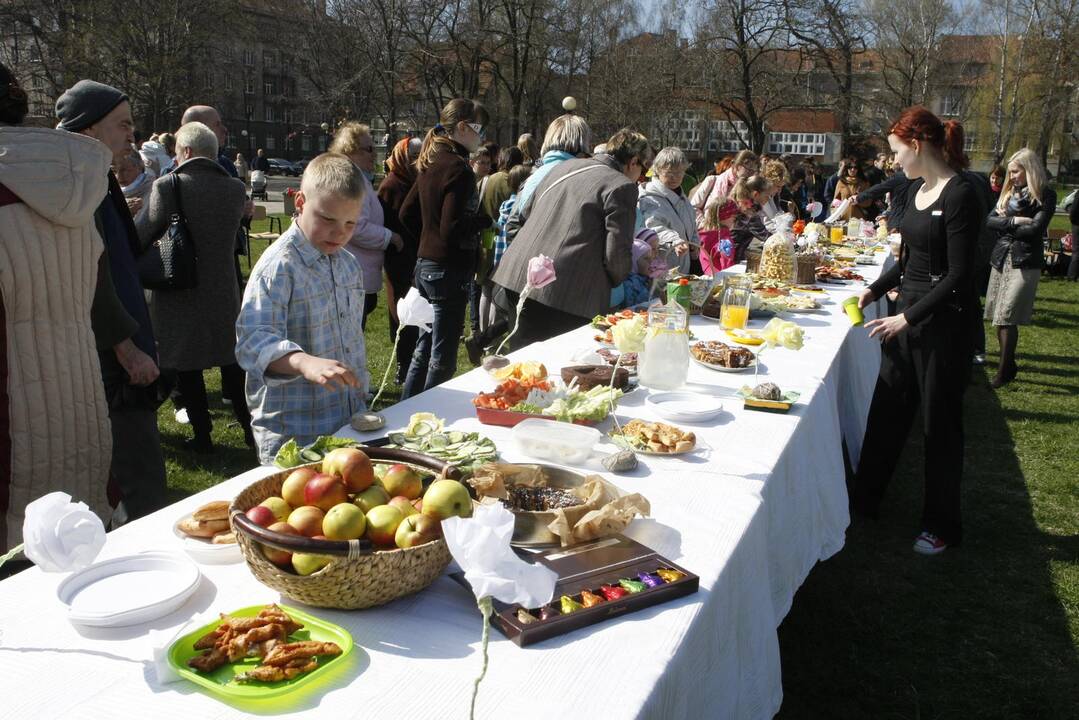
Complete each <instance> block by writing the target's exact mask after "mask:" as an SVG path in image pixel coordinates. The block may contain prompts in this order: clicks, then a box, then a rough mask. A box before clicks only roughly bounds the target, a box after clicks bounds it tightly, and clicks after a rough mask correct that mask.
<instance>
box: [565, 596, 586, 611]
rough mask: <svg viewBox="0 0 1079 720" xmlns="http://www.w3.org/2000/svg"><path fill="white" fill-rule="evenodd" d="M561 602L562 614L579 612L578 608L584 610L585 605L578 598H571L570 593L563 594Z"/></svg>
mask: <svg viewBox="0 0 1079 720" xmlns="http://www.w3.org/2000/svg"><path fill="white" fill-rule="evenodd" d="M561 602H562V614H563V615H569V614H570V613H572V612H577V611H578V610H583V609H584V605H582V604H581V603H579V602H577V601H576V600H574V599H573V598H571V597H570V596H569V595H563V596H562V600H561Z"/></svg>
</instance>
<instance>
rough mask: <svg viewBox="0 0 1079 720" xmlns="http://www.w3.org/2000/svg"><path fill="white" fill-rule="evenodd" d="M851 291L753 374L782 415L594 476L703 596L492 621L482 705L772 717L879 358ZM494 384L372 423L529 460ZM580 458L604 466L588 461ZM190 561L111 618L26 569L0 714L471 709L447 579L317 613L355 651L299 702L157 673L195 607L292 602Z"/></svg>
mask: <svg viewBox="0 0 1079 720" xmlns="http://www.w3.org/2000/svg"><path fill="white" fill-rule="evenodd" d="M870 270H877V268H870ZM854 290H855V288H853V287H850V288H844V289H841V290H835V291H833V292H831V293H830V295H831V297H832V300H833V303H832V304H829V305H827V306H826V310H827V312H825V313H817V314H806V315H799V316H795V317H794V319H796V321H797V322H798V323H799V324H801V325H802V326H803V327H804V328H805V332H806V344H805V348H804V349H803V350H802V351H800V352H791V351H788V350H770V351H768V352H766V353H765V354H764V356H763V358H762V360H763V370H762V380H763V378H765V377H766V378H768V379H770V380H773V381H775V382H777V383H778V384H779V385H780V386H781V387H783V388H784V389H796V390H799V391H801V393H802V396H801V399H800V401H799V403H798V405H797V406H796V407H795V409H794V410H792V412H791V413H790V414H788V415H775V414H769V413H757V412H747V411H745V410H743V409H742V407H741V402H740V401H739V400H736V399H729V400H728V399H725V400H724V404H725V409H724V412H723V414H722V415H721V416H720V417H719V418H718V419H716V420H714V421H712V422H711V423H710V425H709V426H702V427H694V428H693V429H694V430H695V431H696V432H697V434H698V437H699V439H700V446H701V449H700V450H699V451H698V452H697V453H695V454H693V455H691V456H688V457H685V458H683V459H675V458H667V459H663V458H654V457H648V458H644V459H643V462H642V466H641V467H640V468H639V469H638V470H637V471H635V472H634V473H632V474H630V475H620V476H609V477H610V478H611V479H612V480H613V481H614V482H615V483H616V484H618V485H619V486H620V487H621V488H623V489H624V490H626V491H628V492H641V493H643V494H644V495H645V496H646V497H648V499H649V500H650V501H651V503H652V517H651V518H649V519H644V520H640V519H639V520H637V521H635V522H634V523H633V524H632V525H631V526H630V527H629V528H628V530H627V534H628V535H630V536H631V537H633V538H635V539H637V540H638V541H640V542H642V543H644V544H645V545H648V546H650V547H652V548H654V549H656V550H657V551H658V552H660V553H661V554H663V555H666V556H667V557H670V558H671V559H673V560H675V561H677V562H678V563H680V564H682V565H684V566H685V567H687V568H689V569H691V570H692V571H694V572H695V573H697V574H698V575H699V576H700V578H701V582H700V591H699V592H697V593H696V594H694V595H691V596H689V597H686V598H682V599H680V600H677V601H674V602H671V603H668V604H665V605H661V606H658V607H655V608H651V609H649V610H646V611H643V612H638V613H634V614H631V615H628V616H622V617H621V618H619V619H618V620H615V621H611V622H607V623H603V624H600V625H597V626H594V627H592V628H588V629H585V630H581V631H577V632H575V633H572V634H570V635H566V636H562V637H560V638H555V639H553V640H549V641H546V642H544V643H540V644H538V645H536V646H533V647H529V648H523V649H522V648H519V647H517V646H516V645H514V644H512V643H511V642H509V641H508V640H506V639H505V638H503V637H502V636H501V635H500V634H499V633H498V632H497V631H494V632H493V633H492V642H491V650H490V652H491V662H490V670H489V672H488V675H487V678H486V680H485V681H484V683H483V686H482V688H481V691H480V698H479V703H478V708H477V716H478V717H481V718H541V717H542V718H551V717H569V716H571V715H573V716H578V717H598V716H610V717H650V718H675V717H718V718H769V717H772V716H773V715H774V714H775V713H776V712H777V711H778V709H779V706H780V703H781V700H782V685H781V677H780V664H779V651H778V641H777V636H776V628H777V626H778V624H779V623H780V621H781V620H782V619H783V617H784V616H785V615H786V613H787V611H788V610H789V608H790V604H791V601H792V599H793V596H794V593H795V591H796V590H797V588H798V587H799V585H800V584H801V583H802V582H803V580H804V579H805V577H806V575H807V574H808V573H809V571H810V569H811V568H812V567H813V565H814V564H815V563H816V562H817V561H818V560H821V559H825V558H827V557H829V556H831V555H832V554H834V553H835V552H836V551H838V550H839V549H840V548H841V547H842V545H843V538H844V532H845V529H846V526H847V523H848V516H847V499H846V491H845V487H844V479H843V478H844V474H843V462H842V452H841V443H842V441H843V438H844V437H845V438H846V442H847V446H848V448H849V450H850V452H851V456H852V458H856V457H857V448H858V447H860V439H861V433H862V430H863V429H864V423H865V415H866V412H867V409H868V406H869V399H870V397H871V393H872V388H873V382H874V380H875V378H876V372H877V365H878V362H879V354H877V351H876V348H875V347H874V343H873V342H871V341H868V340H866V339H865V337H864V331H861V330H857V329H856V330H853V331H852V330H851V328H850V326H849V323H848V322H847V321H846V319H845V317H844V316H843V315H842V309H841V307H840V305H839V302H840V301H841V300H842V299H843V298H844V297H846V296H847V295H849V294H850V293H851V292H852V291H854ZM692 328H693V331H694V332H695V333H696V334H697V335H698V336H699V337H700V338H702V339H713V338H719V337H720V333H719V330H718V328H717V327H716V325H715V323H714V321H708V320H707V319H704V318H694V319H693V322H692ZM591 335H592V333H591V332H590V331H588V330H587V329H581V330H579V331H575V332H573V333H568V334H567V335H564V336H562V337H559V338H555V339H554V340H551V341H549V342H547V343H543V344H541V345H538V346H532V347H531V348H526V349H525V350H523V351H521V352H519V353H517V354H516V357H517V358H518V359H525V358H527V359H537V360H541V361H543V362H545V363H546V364H547V366H548V368H549V369H550V370H551V371H552V372H553V373H557V370H558V368H560V367H562V366H564V365H567V364H570V362H569V358H570V356H571V355H572V354H573V352H574V351H576V350H578V349H581V348H585V347H594V343H593V342H592V341H591V339H590V338H591ZM751 379H752V375H751V374H749V375H747V374H723V373H716V372H714V371H711V370H708V369H706V368H703V367H700V366H697V365H695V364H691V367H690V375H689V385H690V387H691V388H692V389H694V390H697V391H699V392H702V393H706V394H712V395H719V396H723V397H724V398H728V397H729V395H730V393H731V391H732V390H733V389H735V388H737V387H739V386H741V385H742V384H744V383H749V382H751ZM492 385H493V382H492V381H491V379H490V378H489V377H488V376H487V375H486V374H484V373H482V372H480V371H474V372H471V373H467V374H465V375H462V376H460V377H458V378H455V379H454V380H452V381H451V382H448V383H446V384H445V385H443V386H441V387H438V388H435V389H434V390H432V391H430V392H427V393H424V394H422V395H420V396H418V397H415V398H412V399H410V400H408V401H406V402H403V403H400V404H398V405H397V406H394V407H393V408H390V409H389V410H387V411H386V412H385V415H386V416H387V420H388V424H387V428H386V429H385V430H384V431H383V432H386V431H390V430H394V429H398V428H401V427H403V426H404V424H405V423H406V422H407V418H408V416H409V415H410V414H411V413H412V412H416V411H420V410H424V411H430V412H434V413H435V414H437V415H439V416H440V417H443V418H445V419H446V421H447V424H448V425H450V426H452V427H453V428H456V429H464V430H480V431H481V432H483V433H484V434H486V435H488V436H490V437H492V438H493V439H494V440H495V441H496V443H497V444H498V446H499V448H500V449H501V450H502V453H503V457H504V458H505V459H507V460H510V461H524V460H527V458H525V457H523V456H520V455H517V454H515V453H514V452H513V451H512V449H511V445H510V443H509V440H508V436H509V430H508V429H504V428H496V427H490V426H483V425H480V424H479V423H478V422H477V421H476V419H475V415H474V413H473V409H472V405H471V403H470V399H471V397H472V396H473V395H474V394H475V393H476V392H478V391H480V390H488V389H490V388H491V387H492ZM644 395H645V391H637V392H635V393H632V394H631V395H629V396H627V397H626V398H625V399H624V400H623V401H622V403H621V405H620V406H619V415H620V417H623V418H628V417H638V416H640V417H646V416H647V414H646V409H645V405H644ZM608 424H609V421H608ZM604 427H605V426H604ZM687 427H688V426H687ZM367 437H372V436H371V435H368V436H367ZM603 449H604V451H605V452H609V451H612V450H613V448H611V447H609V446H606V445H605V446H603ZM584 469H587V470H593V471H602V466H601V465H599V460H598V457H593V458H592V459H590V460H589V462H588V465H587V466H586V467H585V468H584ZM268 472H272V469H266V468H259V469H255V470H252V471H250V472H248V473H245V474H244V475H241V476H239V477H236V478H233V479H231V480H229V481H227V482H225V483H222V484H221V485H218V486H216V487H214V488H212V489H210V490H207V491H205V492H203V493H200V494H198V495H195V496H193V497H190V498H187V499H185V500H184V501H182V502H180V503H177V504H176V505H173V506H171V507H169V508H166V509H164V510H162V511H160V512H158V513H155V514H154V515H151V516H149V517H147V518H144V519H142V520H140V521H137V522H134V523H132V524H130V525H128V526H126V527H123V528H121V529H119V530H117V531H115V532H113V533H111V534H110V536H109V542H108V543H107V545H106V548H105V550H104V552H103V556H102V557H103V559H104V558H106V557H113V556H119V555H124V554H129V553H132V552H139V551H142V550H146V549H151V548H178V547H179V545H178V544H177V542H176V540H175V539H174V536H173V535H172V531H171V526H172V524H173V523H174V522H175V521H176V519H177V518H178V517H180V516H182V515H184V514H186V513H188V512H190V511H191V510H192V509H193V508H194V507H197V506H198V505H200V504H202V503H204V502H206V501H208V500H212V499H219V498H220V499H227V498H231V497H232V496H233V495H235V494H236V493H237V492H238V491H239V490H240V489H241V488H243V487H245V486H246V485H248V484H249V483H251V482H252V481H254V480H255V479H257V478H258V477H260V476H262V475H264V474H266V473H268ZM200 567H201V569H202V571H203V574H204V577H203V582H202V585H201V587H200V589H199V591H198V593H197V594H196V595H195V596H194V597H193V598H192V599H191V600H190V601H189V602H188V603H187V604H186V605H185V606H184V607H183V608H181V609H180V610H179V611H177V612H175V613H173V614H172V615H170V616H168V617H165V618H162V619H160V620H158V621H156V622H155V623H153V624H151V625H150V626H137V627H133V628H118V629H112V630H95V629H88V628H80V627H76V626H73V625H71V624H70V623H69V622H68V621H67V620H66V616H65V608H64V607H63V606H61V605H60V603H59V602H58V601H57V599H56V594H55V591H56V587H57V585H58V584H59V582H60V580H61V579H62V577H59V576H55V575H47V574H45V573H42V572H40V571H38V570H37V569H31V570H29V571H27V572H24V573H21V574H19V575H17V576H15V577H13V578H11V579H9V580H6V581H4V582H3V583H0V677H2V678H3V679H4V686H5V687H7V688H9V692H8V693H6V694H5V699H4V703H3V705H0V717H12V718H25V717H31V716H32V717H35V718H65V719H66V718H98V717H101V718H105V717H109V718H113V717H140V718H141V717H146V718H151V717H152V718H155V720H156V718H177V719H181V718H182V719H183V720H191V718H200V719H203V718H205V719H207V720H209V719H211V718H234V717H245V716H247V714H248V713H250V712H261V713H266V712H271V713H275V714H287V715H290V716H292V715H297V716H299V715H303V716H311V717H315V716H316V715H317V716H318V717H322V718H325V717H331V718H334V717H340V718H350V717H384V718H395V717H410V718H444V717H464V716H466V715H467V712H468V700H469V696H470V692H471V681H472V678H473V677H474V676H475V674H476V673H477V672H478V669H479V666H480V656H479V653H478V648H479V631H480V619H479V614H478V612H477V611H476V609H475V605H474V599H473V598H472V597H471V595H470V594H469V592H468V591H467V590H465V589H464V588H462V587H461V586H459V585H458V584H457V583H455V582H454V581H452V580H450V579H449V578H447V577H442V578H439V579H438V580H437V581H436V582H435V583H434V584H433V585H432V586H431V587H429V588H428V589H427V590H425V591H423V592H420V593H418V594H416V595H413V596H411V597H408V598H403V599H401V600H398V601H396V602H394V603H391V604H390V605H387V606H384V607H382V608H376V609H370V610H365V611H358V612H342V611H331V610H322V609H315V610H312V611H313V612H314V613H315V614H317V615H319V616H320V617H323V618H325V619H326V620H329V621H331V622H335V623H338V624H340V625H342V626H344V627H345V628H347V629H348V630H349V631H350V632H351V633H352V635H353V638H354V640H355V642H356V645H357V647H356V651H355V653H354V655H353V657H352V658H351V659H350V660H349V661H348V662H347V663H342V665H343V666H344V667H342V668H339V669H338V670H337V671H335V672H334V673H333V676H332V677H331V678H330V680H329V682H327V683H326V684H323V685H320V686H319V689H318V690H315V691H312V692H311V693H308V694H303V695H301V696H299V697H298V698H296V699H293V700H287V701H284V702H283V703H282V704H278V705H273V706H267V707H259V706H254V707H252V706H234V705H229V704H225V703H223V702H221V701H220V700H218V699H216V698H215V697H213V696H210V695H207V694H204V693H203V692H202V691H201V690H199V689H196V688H195V687H193V686H191V685H189V684H187V683H185V682H180V683H174V684H168V685H161V684H159V683H158V682H157V680H156V679H155V675H154V672H153V667H152V663H151V662H150V660H151V657H152V648H153V645H154V643H155V642H158V643H160V642H161V641H162V637H161V636H166V637H167V636H169V635H172V634H174V633H175V632H176V631H177V630H178V629H180V628H181V627H182V626H183V625H185V624H186V623H188V622H189V621H190V620H191V619H192V618H193V617H195V616H200V615H202V614H203V613H205V612H207V611H214V612H216V611H222V612H226V611H229V610H231V609H235V608H239V607H244V606H247V605H252V604H256V603H263V602H272V601H282V602H285V603H288V602H289V601H287V600H282V599H281V598H279V597H278V596H277V595H276V593H274V592H272V591H271V590H269V589H268V588H266V587H265V586H263V585H261V584H259V583H258V582H257V581H255V580H254V578H253V577H252V576H251V574H250V573H249V572H248V571H247V569H246V566H245V565H243V564H233V565H203V566H200ZM150 630H159V631H162V633H161V636H158V635H156V634H155V635H153V636H151V635H148V632H149V631H150Z"/></svg>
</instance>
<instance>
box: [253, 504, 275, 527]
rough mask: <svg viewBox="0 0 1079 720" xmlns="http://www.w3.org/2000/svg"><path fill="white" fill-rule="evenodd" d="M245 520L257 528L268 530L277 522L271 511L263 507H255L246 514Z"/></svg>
mask: <svg viewBox="0 0 1079 720" xmlns="http://www.w3.org/2000/svg"><path fill="white" fill-rule="evenodd" d="M246 515H247V519H248V520H250V521H251V522H253V523H255V524H256V525H258V526H259V527H264V528H268V527H270V526H271V525H273V524H274V523H275V522H277V518H276V517H275V516H274V514H273V510H271V509H270V508H268V507H266V506H265V505H256V506H255V507H253V508H251V509H250V510H248V511H247V513H246Z"/></svg>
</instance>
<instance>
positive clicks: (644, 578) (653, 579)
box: [637, 572, 665, 587]
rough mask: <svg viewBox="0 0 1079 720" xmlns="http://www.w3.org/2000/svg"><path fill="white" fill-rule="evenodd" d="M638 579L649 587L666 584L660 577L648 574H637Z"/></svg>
mask: <svg viewBox="0 0 1079 720" xmlns="http://www.w3.org/2000/svg"><path fill="white" fill-rule="evenodd" d="M637 578H638V579H639V580H640V581H641V582H643V583H644V584H645V585H647V586H648V587H659V586H660V585H662V584H663V583H664V582H665V581H664V580H663V578H661V577H660V576H659V575H653V574H652V573H646V572H639V573H637Z"/></svg>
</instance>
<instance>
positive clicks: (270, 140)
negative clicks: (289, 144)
mask: <svg viewBox="0 0 1079 720" xmlns="http://www.w3.org/2000/svg"><path fill="white" fill-rule="evenodd" d="M266 149H267V150H276V149H277V138H275V137H274V136H273V135H267V136H266Z"/></svg>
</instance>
